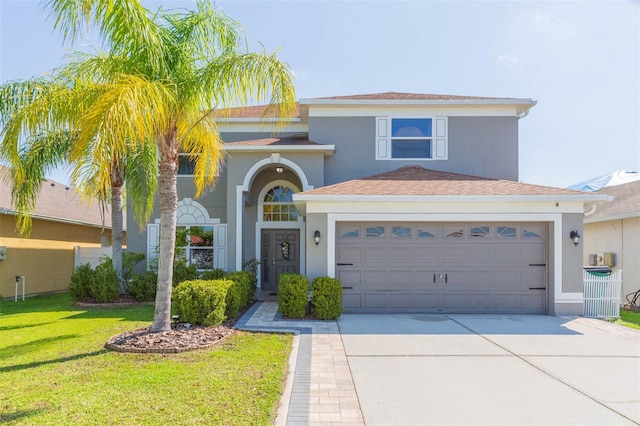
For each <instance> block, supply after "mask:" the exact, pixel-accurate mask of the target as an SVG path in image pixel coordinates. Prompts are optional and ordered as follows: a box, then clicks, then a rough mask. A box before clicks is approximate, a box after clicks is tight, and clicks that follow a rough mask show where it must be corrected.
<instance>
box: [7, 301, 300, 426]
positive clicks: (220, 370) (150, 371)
mask: <svg viewBox="0 0 640 426" xmlns="http://www.w3.org/2000/svg"><path fill="white" fill-rule="evenodd" d="M152 316H153V306H142V307H134V308H110V309H80V308H75V307H73V306H72V304H71V302H70V299H69V298H68V296H67V295H66V294H58V295H50V296H42V297H36V298H32V299H28V300H25V301H18V302H13V301H0V423H3V424H5V423H8V424H16V425H17V424H20V425H22V424H25V425H26V424H29V425H31V424H33V425H36V424H37V425H42V424H56V425H58V424H65V425H66V424H92V425H100V424H120V425H132V424H145V425H146V424H171V425H179V424H207V425H209V424H225V425H227V424H243V425H244V424H271V423H273V421H274V419H275V414H276V408H277V404H278V400H279V398H280V395H281V392H282V387H283V385H282V384H283V382H284V377H285V372H286V364H287V359H288V356H289V352H290V350H291V341H292V337H291V336H289V335H270V334H252V333H238V334H235V335H233V336H230V337H228V338H227V340H226V341H225V342H224V343H223V344H221V345H218V346H216V347H214V348H211V349H205V350H199V351H195V352H185V353H182V354H175V355H174V354H171V355H163V354H129V353H117V352H110V351H107V350H105V349H104V348H103V345H104V343H105V342H106V341H107V340H108V339H109V337H111V336H113V335H115V334H118V333H121V332H123V331H127V330H134V329H137V328H140V327H144V326H148V325H149V324H150V321H151V319H152Z"/></svg>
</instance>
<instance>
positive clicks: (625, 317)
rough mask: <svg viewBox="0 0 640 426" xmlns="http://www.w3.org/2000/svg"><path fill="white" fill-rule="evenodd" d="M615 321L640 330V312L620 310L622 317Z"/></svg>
mask: <svg viewBox="0 0 640 426" xmlns="http://www.w3.org/2000/svg"><path fill="white" fill-rule="evenodd" d="M614 323H615V324H620V325H624V326H625V327H629V328H635V329H638V330H640V312H637V311H625V310H620V318H619V319H616V320H615V321H614Z"/></svg>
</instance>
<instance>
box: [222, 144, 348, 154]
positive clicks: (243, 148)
mask: <svg viewBox="0 0 640 426" xmlns="http://www.w3.org/2000/svg"><path fill="white" fill-rule="evenodd" d="M224 150H225V151H227V152H321V153H323V154H324V155H325V156H330V155H333V154H334V152H335V150H336V147H335V145H320V146H318V145H302V146H300V145H237V146H224Z"/></svg>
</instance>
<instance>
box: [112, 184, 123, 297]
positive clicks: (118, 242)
mask: <svg viewBox="0 0 640 426" xmlns="http://www.w3.org/2000/svg"><path fill="white" fill-rule="evenodd" d="M122 231H123V221H122V187H121V186H112V187H111V259H113V268H114V269H115V270H116V276H117V277H118V282H119V283H120V293H122V294H124V292H125V291H126V287H125V282H124V279H123V277H122Z"/></svg>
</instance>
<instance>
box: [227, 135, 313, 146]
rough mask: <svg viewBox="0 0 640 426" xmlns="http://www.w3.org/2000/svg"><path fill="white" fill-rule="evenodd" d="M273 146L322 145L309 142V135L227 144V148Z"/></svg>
mask: <svg viewBox="0 0 640 426" xmlns="http://www.w3.org/2000/svg"><path fill="white" fill-rule="evenodd" d="M272 145H288V146H302V145H321V144H319V143H317V142H314V141H311V140H309V137H308V136H307V135H294V136H286V137H282V138H264V139H252V140H247V141H238V142H228V143H225V146H226V147H229V146H272Z"/></svg>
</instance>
